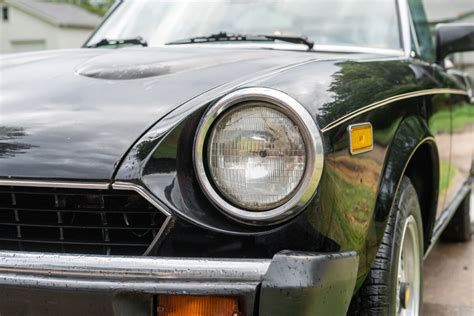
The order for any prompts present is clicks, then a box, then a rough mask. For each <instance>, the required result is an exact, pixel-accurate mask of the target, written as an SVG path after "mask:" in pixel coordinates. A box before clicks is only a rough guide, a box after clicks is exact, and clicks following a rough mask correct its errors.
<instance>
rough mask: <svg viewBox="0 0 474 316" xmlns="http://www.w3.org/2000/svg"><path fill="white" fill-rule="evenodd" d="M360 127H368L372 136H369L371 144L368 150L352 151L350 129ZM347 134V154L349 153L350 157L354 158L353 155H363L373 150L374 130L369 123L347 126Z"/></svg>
mask: <svg viewBox="0 0 474 316" xmlns="http://www.w3.org/2000/svg"><path fill="white" fill-rule="evenodd" d="M361 126H369V127H370V132H371V134H372V136H371V137H372V144H371V146H370V148H365V149H362V150H356V151H354V150H353V149H352V129H353V128H355V127H361ZM347 132H348V134H349V135H348V136H349V152H350V153H351V155H353V156H354V155H359V154H363V153H366V152H369V151H372V150H373V149H374V129H373V127H372V124H371V123H370V122H366V123H359V124H352V125H349V126H348V127H347Z"/></svg>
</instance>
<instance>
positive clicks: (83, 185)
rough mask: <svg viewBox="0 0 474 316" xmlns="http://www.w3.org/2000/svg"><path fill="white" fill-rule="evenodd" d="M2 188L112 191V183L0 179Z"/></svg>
mask: <svg viewBox="0 0 474 316" xmlns="http://www.w3.org/2000/svg"><path fill="white" fill-rule="evenodd" d="M0 186H11V187H37V188H58V189H87V190H108V189H110V183H107V182H86V181H83V182H74V181H40V180H14V179H0Z"/></svg>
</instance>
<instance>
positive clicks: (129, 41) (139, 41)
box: [86, 36, 148, 48]
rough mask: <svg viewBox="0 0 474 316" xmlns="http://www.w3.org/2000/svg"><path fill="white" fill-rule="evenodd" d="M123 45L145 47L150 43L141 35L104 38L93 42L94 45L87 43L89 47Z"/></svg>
mask: <svg viewBox="0 0 474 316" xmlns="http://www.w3.org/2000/svg"><path fill="white" fill-rule="evenodd" d="M122 45H141V46H143V47H147V46H148V43H147V42H146V41H145V40H144V39H143V38H142V37H141V36H138V37H134V38H125V39H117V40H113V39H107V38H104V39H102V40H100V41H99V42H97V43H95V44H92V45H87V46H86V47H87V48H97V47H105V46H115V47H118V46H122Z"/></svg>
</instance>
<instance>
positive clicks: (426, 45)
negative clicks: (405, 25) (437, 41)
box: [408, 0, 435, 61]
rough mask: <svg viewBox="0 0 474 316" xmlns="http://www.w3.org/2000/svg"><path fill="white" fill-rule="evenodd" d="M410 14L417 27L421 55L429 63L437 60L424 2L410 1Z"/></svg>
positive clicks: (419, 0)
mask: <svg viewBox="0 0 474 316" xmlns="http://www.w3.org/2000/svg"><path fill="white" fill-rule="evenodd" d="M408 5H409V7H410V13H411V16H412V19H413V25H414V27H415V32H416V37H417V38H418V44H419V47H420V54H421V57H422V58H423V59H426V60H427V61H434V60H435V49H434V44H433V36H432V34H431V30H430V25H429V23H428V19H427V18H426V13H425V7H424V5H423V0H409V1H408Z"/></svg>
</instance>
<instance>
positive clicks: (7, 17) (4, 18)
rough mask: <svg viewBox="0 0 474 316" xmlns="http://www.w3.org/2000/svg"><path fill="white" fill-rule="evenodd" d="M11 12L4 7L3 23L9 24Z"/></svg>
mask: <svg viewBox="0 0 474 316" xmlns="http://www.w3.org/2000/svg"><path fill="white" fill-rule="evenodd" d="M9 13H10V12H9V10H8V7H6V6H4V7H2V21H3V22H8V19H9V18H10V16H9Z"/></svg>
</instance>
